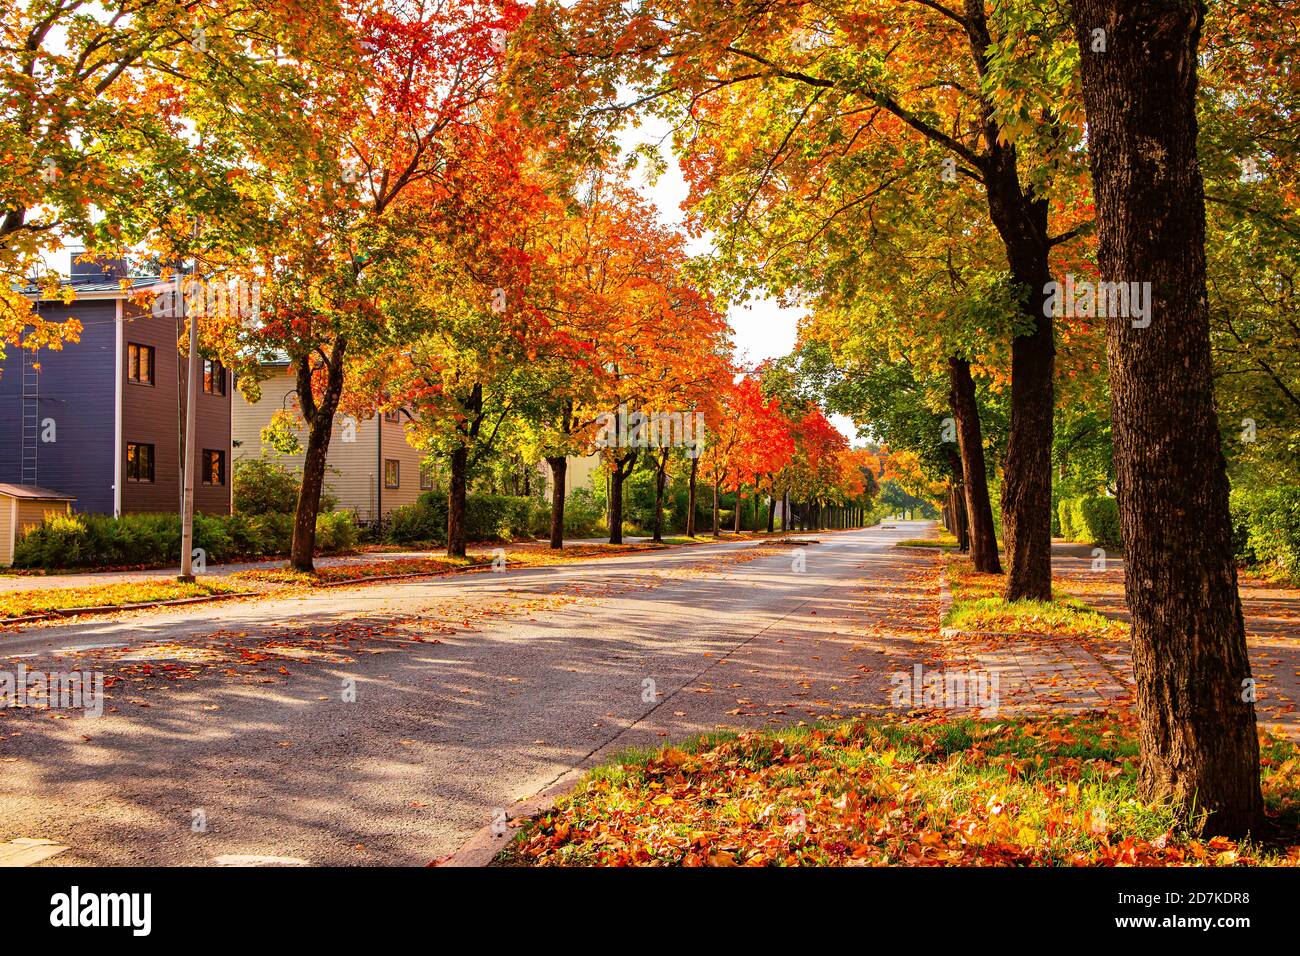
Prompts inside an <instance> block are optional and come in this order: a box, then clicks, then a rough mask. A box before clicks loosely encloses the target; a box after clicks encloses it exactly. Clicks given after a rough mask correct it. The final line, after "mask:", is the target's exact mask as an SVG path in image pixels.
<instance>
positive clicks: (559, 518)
mask: <svg viewBox="0 0 1300 956" xmlns="http://www.w3.org/2000/svg"><path fill="white" fill-rule="evenodd" d="M546 464H548V465H550V467H551V547H552V548H563V547H564V481H565V476H566V475H567V474H568V472H569V459H568V458H566V457H564V456H563V455H547V456H546Z"/></svg>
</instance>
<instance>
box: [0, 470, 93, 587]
mask: <svg viewBox="0 0 1300 956" xmlns="http://www.w3.org/2000/svg"><path fill="white" fill-rule="evenodd" d="M76 500H77V499H76V498H75V497H74V496H72V495H65V494H63V493H62V492H58V491H51V490H50V489H49V488H38V487H37V486H36V485H9V484H5V483H3V482H0V567H5V568H7V567H9V565H11V564H13V563H14V545H15V544H16V543H17V542H18V536H19V535H20V534H22V533H23V532H24V531H26V530H27V529H28V528H30V527H32V526H33V525H38V524H40V523H41V522H42V521H44V520H45V516H46V515H47V514H49V513H50V512H51V511H57V512H61V513H63V514H67V513H68V512H69V511H71V510H72V503H73V502H74V501H76Z"/></svg>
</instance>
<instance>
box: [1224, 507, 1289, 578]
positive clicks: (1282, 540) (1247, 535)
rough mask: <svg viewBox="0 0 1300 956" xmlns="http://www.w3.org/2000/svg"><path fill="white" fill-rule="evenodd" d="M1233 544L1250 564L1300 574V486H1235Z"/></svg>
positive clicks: (1239, 556)
mask: <svg viewBox="0 0 1300 956" xmlns="http://www.w3.org/2000/svg"><path fill="white" fill-rule="evenodd" d="M1230 503H1231V510H1232V530H1233V544H1234V546H1235V547H1236V551H1237V557H1238V558H1239V559H1241V560H1242V561H1243V562H1244V563H1246V564H1248V565H1258V566H1261V567H1264V568H1267V569H1271V570H1274V571H1278V572H1280V573H1282V574H1284V575H1286V576H1288V577H1291V578H1298V577H1300V485H1280V486H1278V487H1275V488H1267V489H1263V490H1255V489H1245V488H1242V489H1237V488H1234V489H1233V491H1232V496H1231V498H1230Z"/></svg>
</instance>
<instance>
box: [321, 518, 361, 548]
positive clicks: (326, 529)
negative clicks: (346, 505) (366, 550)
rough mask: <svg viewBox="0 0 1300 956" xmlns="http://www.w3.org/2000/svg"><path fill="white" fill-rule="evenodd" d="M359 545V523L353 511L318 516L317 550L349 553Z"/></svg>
mask: <svg viewBox="0 0 1300 956" xmlns="http://www.w3.org/2000/svg"><path fill="white" fill-rule="evenodd" d="M356 543H357V521H356V517H355V516H354V515H353V514H352V512H351V511H326V512H325V513H324V514H318V515H317V516H316V550H318V551H347V550H348V549H350V548H352V547H353V546H355V545H356Z"/></svg>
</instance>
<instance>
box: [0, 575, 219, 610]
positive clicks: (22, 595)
mask: <svg viewBox="0 0 1300 956" xmlns="http://www.w3.org/2000/svg"><path fill="white" fill-rule="evenodd" d="M239 590H241V588H240V587H239V586H238V584H237V583H234V582H230V581H222V580H218V579H215V578H201V579H199V580H198V581H195V582H193V583H184V582H181V581H174V580H170V579H167V578H160V579H159V580H157V581H129V582H119V583H116V584H91V585H86V586H85V587H77V588H42V589H39V590H32V591H8V592H0V620H3V619H4V618H7V617H24V616H26V615H29V614H43V613H46V612H49V611H63V610H67V609H69V608H82V607H117V606H119V605H123V604H143V603H146V602H149V601H175V600H179V599H181V598H195V597H207V596H210V595H213V594H230V593H234V592H237V591H239Z"/></svg>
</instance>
